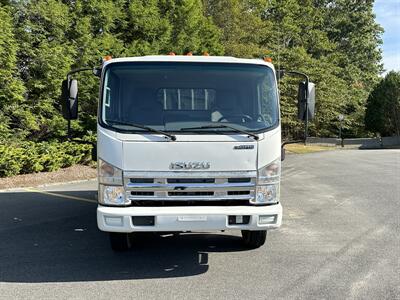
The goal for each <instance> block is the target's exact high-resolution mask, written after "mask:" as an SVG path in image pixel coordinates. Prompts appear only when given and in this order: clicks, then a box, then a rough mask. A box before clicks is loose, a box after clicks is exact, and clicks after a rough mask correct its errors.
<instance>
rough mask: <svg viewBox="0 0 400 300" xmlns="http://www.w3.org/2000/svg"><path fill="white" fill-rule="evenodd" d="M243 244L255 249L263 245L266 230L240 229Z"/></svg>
mask: <svg viewBox="0 0 400 300" xmlns="http://www.w3.org/2000/svg"><path fill="white" fill-rule="evenodd" d="M242 238H243V243H244V245H245V246H246V247H247V248H249V249H256V248H259V247H261V246H262V245H264V243H265V239H266V238H267V231H266V230H257V231H249V230H242Z"/></svg>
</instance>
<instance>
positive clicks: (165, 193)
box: [124, 171, 257, 201]
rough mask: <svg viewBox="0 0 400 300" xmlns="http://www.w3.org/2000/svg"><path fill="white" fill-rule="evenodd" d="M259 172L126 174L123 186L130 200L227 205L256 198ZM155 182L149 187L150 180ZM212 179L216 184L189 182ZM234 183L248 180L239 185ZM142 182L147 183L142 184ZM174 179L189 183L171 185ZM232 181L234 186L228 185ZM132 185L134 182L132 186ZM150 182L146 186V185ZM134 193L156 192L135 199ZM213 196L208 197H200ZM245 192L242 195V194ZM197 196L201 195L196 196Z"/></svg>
mask: <svg viewBox="0 0 400 300" xmlns="http://www.w3.org/2000/svg"><path fill="white" fill-rule="evenodd" d="M256 176H257V172H256V171H240V172H209V171H206V172H195V171H189V172H188V171H175V172H170V171H166V172H124V184H125V189H126V196H127V198H128V199H130V200H132V201H135V200H156V201H191V200H192V201H202V200H205V201H225V200H248V201H251V200H253V199H254V197H255V190H256ZM149 178H150V179H152V181H153V183H149V182H148V180H147V179H149ZM193 178H194V179H199V178H202V179H210V180H213V181H214V182H213V183H190V180H188V179H193ZM232 178H233V179H241V178H247V179H249V180H246V181H244V182H243V181H242V182H241V181H240V180H237V181H236V182H235V181H234V180H232ZM140 179H142V180H143V181H144V182H140ZM171 179H174V180H176V179H183V180H182V181H183V182H184V181H185V179H186V181H189V183H168V180H170V181H173V180H171ZM229 180H230V181H233V182H229ZM132 181H133V182H132ZM146 181H147V182H146ZM131 192H134V193H140V192H154V194H153V195H132V194H131ZM171 192H178V193H179V192H183V193H186V192H187V193H190V194H191V195H187V196H186V195H174V194H171ZM204 192H205V193H210V194H209V195H206V194H203V195H202V194H201V193H204ZM240 192H243V193H240ZM196 193H198V195H196Z"/></svg>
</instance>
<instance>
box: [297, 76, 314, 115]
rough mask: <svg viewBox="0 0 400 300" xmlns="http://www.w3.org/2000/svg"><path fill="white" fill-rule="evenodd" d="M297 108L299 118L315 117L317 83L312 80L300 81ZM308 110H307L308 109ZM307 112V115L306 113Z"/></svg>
mask: <svg viewBox="0 0 400 300" xmlns="http://www.w3.org/2000/svg"><path fill="white" fill-rule="evenodd" d="M297 101H298V102H297V108H298V118H299V120H302V121H305V120H306V116H307V115H308V120H312V119H314V115H315V84H314V83H312V82H308V85H307V83H306V82H304V81H303V82H300V84H299V91H298V95H297ZM306 110H307V111H306ZM306 114H307V115H306Z"/></svg>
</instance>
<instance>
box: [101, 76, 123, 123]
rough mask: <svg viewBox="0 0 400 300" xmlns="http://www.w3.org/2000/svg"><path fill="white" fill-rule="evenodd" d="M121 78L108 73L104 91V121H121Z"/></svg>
mask: <svg viewBox="0 0 400 300" xmlns="http://www.w3.org/2000/svg"><path fill="white" fill-rule="evenodd" d="M118 98H119V78H118V77H117V76H116V75H115V74H113V73H112V72H110V71H107V73H106V75H105V78H104V89H103V109H102V114H103V116H102V117H103V120H115V119H119V117H118V116H119V111H120V109H119V106H120V105H121V104H120V103H119V101H118Z"/></svg>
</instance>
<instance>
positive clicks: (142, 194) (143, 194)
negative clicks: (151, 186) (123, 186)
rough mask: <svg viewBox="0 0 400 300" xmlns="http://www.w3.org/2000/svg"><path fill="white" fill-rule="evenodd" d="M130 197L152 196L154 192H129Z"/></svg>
mask: <svg viewBox="0 0 400 300" xmlns="http://www.w3.org/2000/svg"><path fill="white" fill-rule="evenodd" d="M131 195H132V196H154V192H131Z"/></svg>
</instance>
